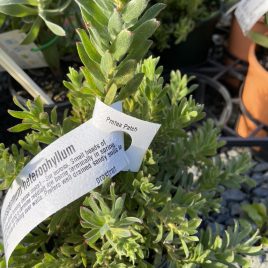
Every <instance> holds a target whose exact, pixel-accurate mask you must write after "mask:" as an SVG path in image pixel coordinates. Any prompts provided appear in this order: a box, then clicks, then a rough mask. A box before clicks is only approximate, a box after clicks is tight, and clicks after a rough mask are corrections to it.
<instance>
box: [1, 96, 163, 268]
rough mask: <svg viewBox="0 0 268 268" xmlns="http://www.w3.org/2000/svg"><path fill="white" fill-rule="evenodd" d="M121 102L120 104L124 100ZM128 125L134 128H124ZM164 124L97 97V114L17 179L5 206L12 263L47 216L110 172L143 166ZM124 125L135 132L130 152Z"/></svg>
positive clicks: (5, 230)
mask: <svg viewBox="0 0 268 268" xmlns="http://www.w3.org/2000/svg"><path fill="white" fill-rule="evenodd" d="M115 106H116V108H117V109H119V108H120V104H118V103H117V104H116V105H115ZM108 117H110V118H113V119H114V120H115V118H116V119H117V121H118V122H120V123H122V126H123V127H121V128H120V127H119V126H117V127H115V126H114V125H112V124H111V121H109V120H108V119H107V118H108ZM111 120H112V119H111ZM125 125H126V126H129V127H130V126H132V127H133V129H132V128H130V129H132V130H130V129H124V126H125ZM154 125H155V126H154ZM159 127H160V125H157V124H152V123H149V122H145V121H142V120H138V119H135V118H132V117H130V116H128V115H125V114H124V113H122V112H119V111H116V110H114V109H113V108H112V107H109V106H107V105H105V104H103V103H102V102H100V101H99V100H97V101H96V108H95V112H94V115H93V118H92V119H91V120H89V121H88V122H86V123H84V124H82V125H80V126H79V127H77V128H76V129H74V130H72V131H70V132H69V133H67V134H66V135H64V136H63V137H61V138H59V139H58V140H56V141H55V142H53V143H52V144H50V145H49V146H47V147H46V148H45V149H44V150H43V151H41V152H40V153H39V154H38V155H36V156H35V157H34V158H33V159H32V160H31V161H30V162H29V163H28V164H27V165H26V166H25V167H24V168H23V169H22V171H21V172H20V174H19V175H18V177H17V178H16V180H15V181H14V182H13V184H12V185H11V187H10V189H9V190H8V193H7V195H6V197H5V200H4V203H3V206H2V211H1V223H2V230H3V238H4V249H5V258H6V263H7V266H8V260H9V258H10V256H11V254H12V252H13V251H14V249H15V248H16V246H17V245H18V244H19V243H20V242H21V240H22V239H23V238H24V237H25V236H26V235H27V234H28V233H29V232H30V231H31V230H33V229H34V228H35V227H36V226H37V225H38V224H40V223H41V222H43V221H44V220H45V219H46V218H48V217H49V216H51V215H52V214H54V213H55V212H57V211H58V210H60V209H61V208H63V207H65V206H67V205H68V204H70V203H71V202H73V201H75V200H76V199H78V198H80V197H81V196H83V195H85V194H87V193H88V192H90V191H92V190H93V189H95V188H96V187H98V186H99V185H101V184H102V183H103V181H104V180H105V178H107V177H109V178H112V177H113V176H115V175H116V174H117V173H118V172H120V171H122V170H125V169H131V170H134V169H135V170H136V171H137V169H138V168H139V165H138V163H141V157H143V155H142V154H143V153H144V152H145V151H146V150H147V148H148V147H147V148H145V146H146V145H148V146H149V144H150V143H151V141H152V139H153V137H154V135H155V134H156V132H157V130H158V129H159ZM152 129H153V130H152ZM115 130H116V131H117V132H114V131H115ZM118 130H121V132H118ZM122 131H126V132H127V133H129V134H130V135H131V137H132V140H133V142H132V145H131V146H130V148H129V150H128V151H127V152H125V151H124V148H123V135H122ZM131 131H132V132H133V133H132V132H131ZM148 133H150V134H148ZM138 139H140V143H141V144H142V146H139V140H138ZM136 146H137V148H134V149H132V147H136ZM136 153H137V155H135V154H136ZM129 160H130V161H133V163H134V164H133V165H132V164H130V163H129Z"/></svg>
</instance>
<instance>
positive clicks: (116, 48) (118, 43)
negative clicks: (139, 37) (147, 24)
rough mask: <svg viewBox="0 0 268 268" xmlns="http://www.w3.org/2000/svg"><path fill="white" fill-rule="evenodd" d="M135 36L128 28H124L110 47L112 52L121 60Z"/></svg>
mask: <svg viewBox="0 0 268 268" xmlns="http://www.w3.org/2000/svg"><path fill="white" fill-rule="evenodd" d="M133 37H134V36H133V33H132V32H130V31H128V30H123V31H121V32H120V33H119V34H118V36H117V37H116V39H115V40H114V42H113V44H112V46H111V49H110V52H111V53H112V55H113V57H114V58H115V59H116V60H118V61H119V60H121V59H122V57H124V56H125V55H126V53H127V52H128V50H129V48H130V46H131V43H132V40H133Z"/></svg>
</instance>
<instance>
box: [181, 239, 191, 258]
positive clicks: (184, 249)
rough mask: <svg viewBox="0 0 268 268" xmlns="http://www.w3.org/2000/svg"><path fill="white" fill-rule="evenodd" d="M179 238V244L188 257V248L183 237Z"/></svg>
mask: <svg viewBox="0 0 268 268" xmlns="http://www.w3.org/2000/svg"><path fill="white" fill-rule="evenodd" d="M180 240H181V245H182V248H183V251H184V254H185V257H186V258H188V257H189V249H188V247H187V244H186V243H185V241H184V240H183V239H180Z"/></svg>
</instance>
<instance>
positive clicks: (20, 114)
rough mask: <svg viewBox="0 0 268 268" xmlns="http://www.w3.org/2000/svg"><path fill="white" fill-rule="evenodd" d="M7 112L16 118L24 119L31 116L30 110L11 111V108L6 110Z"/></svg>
mask: <svg viewBox="0 0 268 268" xmlns="http://www.w3.org/2000/svg"><path fill="white" fill-rule="evenodd" d="M8 113H9V114H10V115H11V116H13V117H15V118H18V119H25V118H32V115H31V113H30V112H26V111H13V110H8Z"/></svg>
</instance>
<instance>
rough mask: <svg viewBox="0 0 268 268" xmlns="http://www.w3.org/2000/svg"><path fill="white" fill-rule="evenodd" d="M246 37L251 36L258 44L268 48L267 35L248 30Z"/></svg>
mask: <svg viewBox="0 0 268 268" xmlns="http://www.w3.org/2000/svg"><path fill="white" fill-rule="evenodd" d="M248 37H249V38H251V39H252V40H253V41H254V42H255V43H257V44H258V45H260V46H263V47H266V48H268V36H266V35H264V34H261V33H257V32H254V31H250V32H249V33H248Z"/></svg>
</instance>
